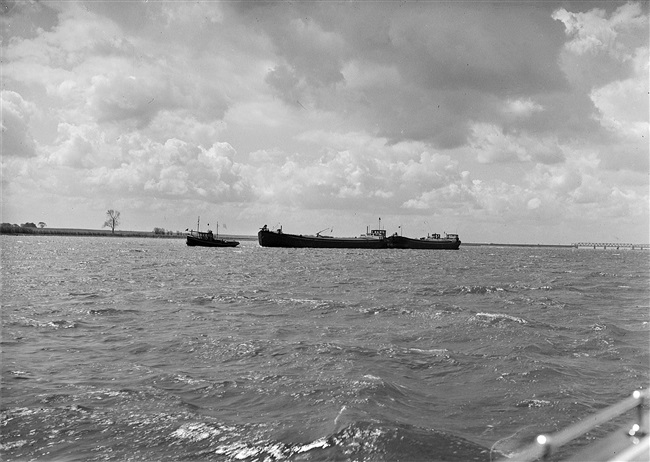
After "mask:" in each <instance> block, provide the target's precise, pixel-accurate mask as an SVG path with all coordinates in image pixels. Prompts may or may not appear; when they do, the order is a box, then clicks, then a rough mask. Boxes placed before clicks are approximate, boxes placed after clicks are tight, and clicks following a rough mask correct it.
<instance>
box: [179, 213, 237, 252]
mask: <svg viewBox="0 0 650 462" xmlns="http://www.w3.org/2000/svg"><path fill="white" fill-rule="evenodd" d="M200 221H201V217H199V219H198V220H197V222H196V231H194V230H189V231H188V234H187V241H186V244H187V245H189V246H190V247H195V246H196V247H237V246H238V245H239V242H238V241H227V240H225V239H219V223H217V234H216V237H215V235H214V234H213V233H212V231H210V229H208V231H207V232H201V231H199V224H200ZM208 226H209V224H208ZM186 231H187V230H186Z"/></svg>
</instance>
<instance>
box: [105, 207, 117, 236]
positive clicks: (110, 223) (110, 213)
mask: <svg viewBox="0 0 650 462" xmlns="http://www.w3.org/2000/svg"><path fill="white" fill-rule="evenodd" d="M119 225H120V212H119V211H117V210H113V209H109V210H107V211H106V221H105V222H104V226H102V228H111V233H113V234H114V233H115V228H116V227H117V226H119Z"/></svg>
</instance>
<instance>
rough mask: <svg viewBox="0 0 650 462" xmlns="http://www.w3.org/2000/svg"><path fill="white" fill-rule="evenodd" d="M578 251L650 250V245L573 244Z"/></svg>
mask: <svg viewBox="0 0 650 462" xmlns="http://www.w3.org/2000/svg"><path fill="white" fill-rule="evenodd" d="M571 245H572V246H573V247H575V248H576V249H578V248H580V247H589V248H592V249H605V250H607V249H608V248H609V249H617V250H619V249H631V250H637V249H639V250H649V249H650V244H629V243H623V242H574V243H573V244H571Z"/></svg>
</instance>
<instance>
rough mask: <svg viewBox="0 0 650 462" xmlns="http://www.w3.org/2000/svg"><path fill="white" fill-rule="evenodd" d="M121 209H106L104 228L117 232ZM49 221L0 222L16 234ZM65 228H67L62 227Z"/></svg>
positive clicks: (3, 229) (157, 230) (161, 233)
mask: <svg viewBox="0 0 650 462" xmlns="http://www.w3.org/2000/svg"><path fill="white" fill-rule="evenodd" d="M120 215H121V213H120V211H119V210H114V209H109V210H107V211H106V221H104V224H103V225H102V228H110V229H111V234H115V228H117V227H118V226H119V225H120V221H121V219H120ZM46 227H47V223H45V222H43V221H39V222H38V225H36V224H35V223H33V222H29V221H28V222H26V223H22V224H20V225H18V224H15V223H1V224H0V232H2V233H6V234H14V233H16V232H21V231H28V230H34V231H36V230H37V229H39V228H41V229H43V228H46ZM61 229H65V228H61ZM152 233H153V234H155V235H157V236H165V235H166V236H174V235H177V236H179V235H181V234H184V233H181V232H180V231H171V230H166V229H165V228H159V227H154V229H153V231H152Z"/></svg>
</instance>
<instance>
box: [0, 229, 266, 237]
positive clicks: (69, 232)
mask: <svg viewBox="0 0 650 462" xmlns="http://www.w3.org/2000/svg"><path fill="white" fill-rule="evenodd" d="M0 234H3V235H21V236H23V235H38V236H79V237H83V236H86V237H146V238H153V239H185V236H186V235H187V233H186V232H182V231H174V232H166V233H155V232H153V231H122V230H115V232H111V231H110V230H106V229H81V228H79V229H75V228H31V227H30V228H26V227H22V226H12V227H6V226H3V227H0ZM219 237H222V238H224V239H240V240H257V236H236V235H228V234H219Z"/></svg>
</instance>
